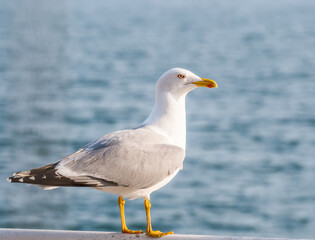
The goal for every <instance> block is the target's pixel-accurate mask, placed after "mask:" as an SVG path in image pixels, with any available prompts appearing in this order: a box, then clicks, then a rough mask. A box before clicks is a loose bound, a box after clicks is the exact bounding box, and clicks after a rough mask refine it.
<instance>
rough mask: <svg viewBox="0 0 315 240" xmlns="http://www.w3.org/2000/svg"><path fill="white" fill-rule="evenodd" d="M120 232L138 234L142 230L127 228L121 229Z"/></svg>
mask: <svg viewBox="0 0 315 240" xmlns="http://www.w3.org/2000/svg"><path fill="white" fill-rule="evenodd" d="M121 232H122V233H129V234H140V233H143V232H142V230H138V231H134V230H129V229H128V228H125V229H122V230H121Z"/></svg>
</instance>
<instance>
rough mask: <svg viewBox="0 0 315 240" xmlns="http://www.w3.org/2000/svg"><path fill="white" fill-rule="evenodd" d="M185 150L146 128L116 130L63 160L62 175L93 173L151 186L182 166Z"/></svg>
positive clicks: (136, 185)
mask: <svg viewBox="0 0 315 240" xmlns="http://www.w3.org/2000/svg"><path fill="white" fill-rule="evenodd" d="M184 158H185V151H184V150H183V149H182V148H180V147H178V146H175V145H169V144H167V140H166V139H165V137H163V136H161V135H159V134H157V133H155V132H152V131H149V130H147V129H143V128H142V129H135V130H124V131H119V132H114V133H111V134H108V135H105V136H104V137H101V138H99V139H97V140H96V141H94V142H92V143H90V144H88V145H86V146H84V147H83V148H82V149H80V150H79V151H77V152H76V153H74V154H72V155H70V156H68V157H66V158H64V159H62V160H61V161H60V163H59V166H58V172H59V173H60V174H62V175H71V174H72V175H76V176H91V177H96V178H100V179H104V180H106V181H111V182H115V183H117V184H118V185H120V186H128V187H133V188H139V189H143V188H148V187H151V186H153V185H155V184H157V183H158V182H160V181H161V180H163V179H164V178H166V177H167V176H169V175H170V174H172V173H173V172H174V171H176V170H177V169H182V166H183V161H184Z"/></svg>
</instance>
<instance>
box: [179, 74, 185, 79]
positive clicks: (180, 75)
mask: <svg viewBox="0 0 315 240" xmlns="http://www.w3.org/2000/svg"><path fill="white" fill-rule="evenodd" d="M177 77H178V78H185V75H183V74H178V75H177Z"/></svg>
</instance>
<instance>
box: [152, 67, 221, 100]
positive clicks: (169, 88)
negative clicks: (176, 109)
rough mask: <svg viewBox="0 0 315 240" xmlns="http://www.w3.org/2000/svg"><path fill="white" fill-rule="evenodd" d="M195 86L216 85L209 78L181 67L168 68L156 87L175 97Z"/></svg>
mask: <svg viewBox="0 0 315 240" xmlns="http://www.w3.org/2000/svg"><path fill="white" fill-rule="evenodd" d="M197 87H208V88H217V87H218V85H217V83H216V82H215V81H213V80H211V79H206V78H201V77H199V76H197V75H196V74H194V73H192V72H190V71H188V70H186V69H183V68H172V69H170V70H168V71H167V72H165V73H164V74H163V75H162V76H161V77H160V79H159V80H158V82H157V89H158V90H159V91H163V92H166V93H171V94H172V95H174V96H176V97H181V96H183V95H186V94H187V93H188V92H190V91H191V90H193V89H195V88H197Z"/></svg>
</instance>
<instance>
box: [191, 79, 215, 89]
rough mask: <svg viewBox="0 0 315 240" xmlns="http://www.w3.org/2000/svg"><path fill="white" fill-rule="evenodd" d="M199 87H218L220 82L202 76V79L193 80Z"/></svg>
mask: <svg viewBox="0 0 315 240" xmlns="http://www.w3.org/2000/svg"><path fill="white" fill-rule="evenodd" d="M193 84H195V85H196V86H197V87H208V88H217V87H218V84H217V83H216V82H215V81H213V80H211V79H205V78H201V81H198V82H193Z"/></svg>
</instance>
